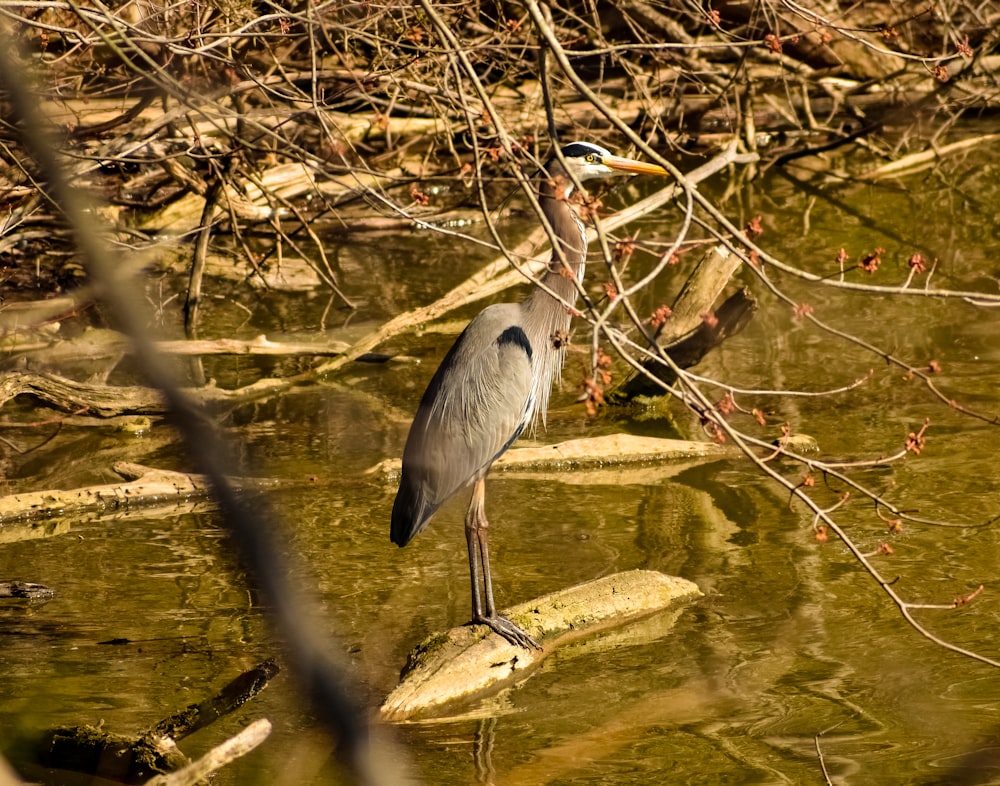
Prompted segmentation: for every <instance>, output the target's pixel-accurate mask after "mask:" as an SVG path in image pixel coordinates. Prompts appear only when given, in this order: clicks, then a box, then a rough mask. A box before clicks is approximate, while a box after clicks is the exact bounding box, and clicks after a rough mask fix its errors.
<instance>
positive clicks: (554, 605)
mask: <svg viewBox="0 0 1000 786" xmlns="http://www.w3.org/2000/svg"><path fill="white" fill-rule="evenodd" d="M701 595H702V592H701V590H699V589H698V587H697V585H695V584H693V583H692V582H690V581H687V580H686V579H681V578H677V577H675V576H667V575H665V574H663V573H658V572H656V571H650V570H632V571H627V572H624V573H616V574H614V575H612V576H605V577H603V578H600V579H595V580H594V581H590V582H587V583H585V584H580V585H578V586H576V587H570V588H569V589H564V590H559V591H558V592H553V593H551V594H549V595H545V596H543V597H541V598H537V599H535V600H531V601H528V602H527V603H521V604H519V605H517V606H514V607H512V608H510V609H507V610H506V611H504V612H502V613H503V614H504V616H506V617H508V618H509V619H511V620H512V621H514V622H515V623H517V624H518V625H520V626H521V627H522V628H524V630H525V631H526V632H527V633H528V634H529V635H530V636H532V637H534V638H535V640H536V641H538V642H539V643H540V644H541V645H542V649H541V650H540V651H538V650H525V649H522V648H521V647H518V646H515V645H513V644H510V643H509V642H507V641H505V640H504V639H502V638H501V637H500V636H498V635H497V634H495V633H493V632H491V631H490V630H489V629H488V628H486V627H485V626H482V625H476V626H469V625H466V626H462V627H458V628H452V629H451V630H449V631H447V632H445V633H438V634H435V635H433V636H431V637H429V638H428V639H426V640H425V641H424V642H423V643H421V644H420V645H419V646H418V647H417V648H416V649H415V650H413V652H412V653H411V654H410V657H409V659H408V661H407V664H406V666H405V667H404V669H403V673H402V677H401V681H400V684H399V685H398V686H397V687H396V688H395V689H394V690H393V691H392V692H391V693H390V694H389V696H388V697H387V698H386V700H385V702H384V703H383V704H382V708H381V715H382V718H383V719H384V720H387V721H406V720H412V719H417V718H428V717H440V716H442V715H445V714H448V713H450V712H454V711H455V710H456V709H457V708H459V707H461V706H463V705H465V704H467V703H468V702H470V701H472V700H474V699H479V698H483V697H485V696H488V695H491V694H493V693H496V692H497V691H498V690H500V689H502V688H505V687H508V686H510V685H513V684H515V683H518V682H521V681H523V680H525V679H526V678H527V677H528V676H529V675H530V673H531V672H532V671H533V670H534V668H535V667H536V666H537V665H538V664H539V663H541V661H542V660H543V659H544V658H545V657H546V656H547V655H548V654H550V653H551V652H552V651H553V650H555V649H556V648H558V647H560V646H562V645H564V644H567V643H569V642H571V641H575V640H577V639H579V638H581V637H582V636H586V635H589V634H592V633H595V632H597V631H600V630H604V629H608V628H613V627H618V626H622V625H625V624H627V623H629V622H633V621H635V620H638V619H641V618H642V617H646V616H649V615H651V614H654V613H656V612H661V611H665V610H667V609H670V608H672V607H676V606H677V605H679V604H680V603H682V602H685V601H691V600H694V599H695V598H698V597H700V596H701Z"/></svg>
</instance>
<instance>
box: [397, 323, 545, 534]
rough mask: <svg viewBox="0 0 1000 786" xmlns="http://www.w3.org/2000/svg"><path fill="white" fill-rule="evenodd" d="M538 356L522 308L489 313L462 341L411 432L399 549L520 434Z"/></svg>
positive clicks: (399, 512) (423, 403)
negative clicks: (523, 320) (526, 331)
mask: <svg viewBox="0 0 1000 786" xmlns="http://www.w3.org/2000/svg"><path fill="white" fill-rule="evenodd" d="M532 354H533V348H532V346H531V343H530V342H529V340H528V337H527V335H526V334H525V332H524V329H523V328H522V326H521V308H520V306H519V305H516V304H501V305H496V306H490V307H489V308H487V309H485V310H484V311H482V312H481V313H480V314H479V316H477V317H476V318H475V319H473V320H472V322H470V323H469V325H468V327H467V328H466V329H465V331H464V332H463V333H462V335H461V336H459V337H458V340H457V341H456V342H455V344H454V346H453V347H452V348H451V350H450V351H449V352H448V354H447V356H446V357H445V359H444V360H443V361H442V362H441V366H440V367H439V368H438V370H437V372H436V373H435V374H434V377H433V379H432V380H431V382H430V384H429V385H428V387H427V392H426V393H424V397H423V400H422V401H421V402H420V407H419V408H418V410H417V414H416V417H415V418H414V421H413V425H412V426H411V428H410V435H409V437H408V438H407V441H406V448H405V450H404V452H403V475H402V478H401V480H400V488H399V492H398V494H397V496H396V502H395V505H394V506H393V513H392V540H393V542H394V543H398V544H399V545H401V546H402V545H405V544H406V543H407V542H408V541H409V540H410V539H411V538H412V537H413V536H414V535H416V534H417V532H419V531H420V530H421V529H422V528H423V526H424V525H425V524H426V522H427V520H428V519H429V518H430V517H431V515H432V514H433V513H434V511H435V510H437V508H438V507H439V506H440V505H441V504H442V503H444V502H445V500H447V499H448V498H449V497H450V496H451V495H452V494H454V493H455V492H456V491H458V490H459V489H460V488H462V487H464V486H466V485H468V484H469V483H470V482H471V481H473V480H474V479H476V478H478V477H480V476H482V475H484V474H485V473H486V471H487V470H488V469H489V467H490V464H492V463H493V462H494V461H495V460H496V459H497V458H498V457H499V456H500V455H501V454H502V453H503V452H504V451H505V450H507V448H508V447H510V444H511V443H512V442H513V441H514V440H515V439H517V437H518V435H520V433H521V431H522V430H523V429H524V426H525V424H526V422H527V413H528V411H529V410H530V403H531V402H530V401H529V398H530V396H531V392H532V390H533V386H532V377H531V375H532V363H531V358H532Z"/></svg>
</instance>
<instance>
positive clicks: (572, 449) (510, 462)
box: [368, 434, 740, 477]
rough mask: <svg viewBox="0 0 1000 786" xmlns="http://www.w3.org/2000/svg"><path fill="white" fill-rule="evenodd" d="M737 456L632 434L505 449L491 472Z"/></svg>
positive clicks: (384, 466) (381, 470) (393, 465)
mask: <svg viewBox="0 0 1000 786" xmlns="http://www.w3.org/2000/svg"><path fill="white" fill-rule="evenodd" d="M737 455H740V454H739V453H738V451H735V450H733V449H731V448H728V447H726V446H724V445H717V444H716V443H714V442H696V441H692V440H687V439H663V438H660V437H640V436H635V435H633V434H606V435H604V436H600V437H584V438H582V439H570V440H566V441H565V442H557V443H555V444H554V445H542V446H532V447H523V448H514V449H513V450H508V451H507V452H506V453H504V454H503V455H502V456H501V457H500V458H498V459H497V460H496V461H495V462H494V463H493V471H494V472H497V471H501V472H503V471H511V470H549V469H567V470H568V469H574V470H579V469H597V468H604V467H614V466H623V465H627V464H652V463H656V462H663V461H676V460H683V459H719V458H726V457H733V456H737ZM401 469H402V460H401V459H399V458H391V459H386V460H385V461H382V462H380V463H379V464H377V465H375V466H374V467H372V468H371V469H369V470H368V473H369V474H382V475H386V476H388V477H395V476H397V475H398V474H399V472H400V470H401Z"/></svg>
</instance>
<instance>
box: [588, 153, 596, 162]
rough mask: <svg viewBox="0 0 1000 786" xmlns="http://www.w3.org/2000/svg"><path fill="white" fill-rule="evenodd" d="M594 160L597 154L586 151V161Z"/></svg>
mask: <svg viewBox="0 0 1000 786" xmlns="http://www.w3.org/2000/svg"><path fill="white" fill-rule="evenodd" d="M595 161H597V156H596V155H594V154H593V153H587V163H588V164H593V163H594V162H595Z"/></svg>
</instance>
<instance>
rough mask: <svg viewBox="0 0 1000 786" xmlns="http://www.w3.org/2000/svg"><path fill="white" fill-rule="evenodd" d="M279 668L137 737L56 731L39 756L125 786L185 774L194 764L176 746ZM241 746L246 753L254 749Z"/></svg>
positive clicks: (267, 665) (249, 676)
mask: <svg viewBox="0 0 1000 786" xmlns="http://www.w3.org/2000/svg"><path fill="white" fill-rule="evenodd" d="M279 670H280V669H279V668H278V666H277V664H276V663H275V662H274V661H273V660H270V659H269V660H266V661H264V662H263V663H261V664H259V665H258V666H255V667H254V668H253V669H250V670H249V671H247V672H244V673H243V674H241V675H240V676H239V677H237V678H236V679H235V680H233V681H232V682H231V683H229V684H228V685H227V686H226V687H224V688H223V689H222V690H221V691H220V692H219V693H217V694H216V695H214V696H212V697H210V698H209V699H206V700H205V701H203V702H201V703H199V704H192V705H190V706H188V707H186V708H185V709H183V710H180V711H179V712H177V713H174V714H173V715H171V716H170V717H169V718H166V719H164V720H162V721H160V722H159V723H157V724H155V725H154V726H152V727H151V728H149V729H147V730H145V731H143V732H140V733H139V734H138V735H135V736H126V735H122V734H114V733H111V732H107V731H104V730H103V729H102V728H98V727H94V726H72V727H60V728H57V729H52V730H50V731H48V732H46V733H45V734H43V735H42V737H41V739H40V740H38V741H37V742H36V747H35V756H36V757H37V760H38V762H39V763H40V764H42V765H43V766H47V767H58V768H60V769H68V770H75V771H77V772H84V773H87V774H91V775H96V776H99V777H101V778H104V779H109V780H116V781H121V782H124V783H143V782H145V781H148V780H149V779H150V778H152V777H153V776H156V775H157V774H162V773H170V772H174V771H177V770H182V769H183V768H186V767H188V766H189V765H190V762H189V760H188V759H187V757H185V756H184V755H183V754H182V753H181V752H180V750H179V749H178V748H177V745H176V742H177V741H178V740H180V739H183V738H184V737H185V736H187V735H189V734H191V733H193V732H194V731H197V730H198V729H201V728H204V727H205V726H207V725H208V724H210V723H212V722H213V721H215V720H217V719H218V718H220V717H223V716H224V715H227V714H229V713H231V712H232V711H233V710H236V709H239V708H240V707H242V706H243V705H245V704H246V703H247V702H248V701H250V700H251V699H252V698H254V697H255V696H256V695H257V694H258V693H260V692H261V690H263V689H264V688H265V687H266V686H267V683H268V682H269V681H270V680H271V678H272V677H274V676H275V675H276V674H277V673H278V672H279ZM262 730H263V727H258V728H257V729H255V731H254V735H253V736H254V738H255V739H257V738H258V737H259V735H260V732H261V731H262ZM264 736H266V734H265V735H264ZM257 741H258V742H259V741H260V740H259V739H258V740H257ZM237 747H238V748H239V749H240V750H243V751H244V752H245V751H246V750H250V749H252V747H253V746H250V747H246V746H245V745H244V746H237ZM230 752H232V751H230ZM229 760H231V758H230V759H229ZM169 782H170V783H174V781H169ZM181 782H185V781H181Z"/></svg>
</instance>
